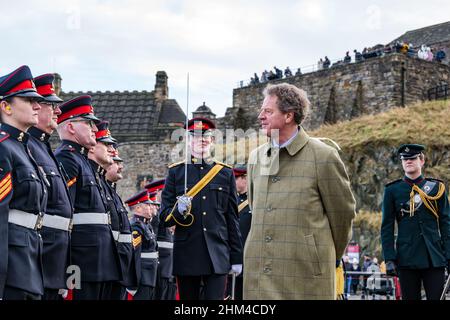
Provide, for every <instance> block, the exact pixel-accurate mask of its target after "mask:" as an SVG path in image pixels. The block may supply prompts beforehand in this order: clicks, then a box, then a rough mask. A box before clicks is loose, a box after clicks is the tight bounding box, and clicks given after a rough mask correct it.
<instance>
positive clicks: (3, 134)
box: [0, 131, 9, 142]
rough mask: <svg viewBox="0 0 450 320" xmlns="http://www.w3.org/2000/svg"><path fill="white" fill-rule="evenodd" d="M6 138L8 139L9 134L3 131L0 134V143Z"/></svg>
mask: <svg viewBox="0 0 450 320" xmlns="http://www.w3.org/2000/svg"><path fill="white" fill-rule="evenodd" d="M8 138H9V133H6V132H5V131H1V132H0V142H3V141H5V140H6V139H8Z"/></svg>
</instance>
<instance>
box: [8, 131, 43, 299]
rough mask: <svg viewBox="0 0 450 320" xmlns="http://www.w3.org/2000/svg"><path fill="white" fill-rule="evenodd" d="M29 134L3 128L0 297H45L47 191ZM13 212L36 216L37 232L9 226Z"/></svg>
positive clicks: (11, 224) (17, 226) (12, 224)
mask: <svg viewBox="0 0 450 320" xmlns="http://www.w3.org/2000/svg"><path fill="white" fill-rule="evenodd" d="M28 140H29V134H28V133H25V132H22V131H20V130H18V129H16V128H14V127H12V126H9V125H7V124H5V123H3V124H1V125H0V297H3V296H4V290H5V286H9V287H13V288H16V289H20V290H24V291H27V292H29V293H32V294H35V295H43V293H44V286H43V274H42V265H41V254H42V239H41V236H40V234H39V229H40V226H39V222H40V220H39V219H37V216H43V215H44V210H45V207H46V205H47V191H46V189H45V186H44V182H43V180H44V179H43V176H42V174H41V172H40V171H39V169H38V166H37V163H36V162H35V161H34V159H33V158H32V156H31V153H30V152H29V149H28V144H27V143H28ZM13 210H19V211H22V212H24V213H25V215H26V214H27V213H29V214H30V216H36V217H35V218H34V217H33V218H34V220H36V228H34V229H32V228H27V227H24V226H20V225H17V224H14V223H8V221H9V219H11V214H12V212H13Z"/></svg>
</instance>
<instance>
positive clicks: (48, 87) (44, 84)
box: [34, 73, 63, 103]
mask: <svg viewBox="0 0 450 320" xmlns="http://www.w3.org/2000/svg"><path fill="white" fill-rule="evenodd" d="M53 80H55V76H54V74H52V73H46V74H43V75H40V76H37V77H35V78H34V84H35V85H36V90H37V92H38V93H39V94H40V95H41V96H43V97H44V100H45V101H47V102H56V103H59V102H63V100H62V99H61V98H60V97H58V96H57V95H56V94H55V88H53Z"/></svg>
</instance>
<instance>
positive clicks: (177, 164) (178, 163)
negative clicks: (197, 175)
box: [167, 160, 185, 169]
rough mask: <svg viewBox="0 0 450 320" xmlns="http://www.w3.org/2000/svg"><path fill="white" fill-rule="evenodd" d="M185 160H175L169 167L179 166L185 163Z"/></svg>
mask: <svg viewBox="0 0 450 320" xmlns="http://www.w3.org/2000/svg"><path fill="white" fill-rule="evenodd" d="M184 162H185V160H183V161H180V162H175V163H172V164H169V165H168V166H167V167H168V168H169V169H170V168H173V167H176V166H179V165H180V164H183V163H184Z"/></svg>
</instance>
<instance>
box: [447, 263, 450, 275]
mask: <svg viewBox="0 0 450 320" xmlns="http://www.w3.org/2000/svg"><path fill="white" fill-rule="evenodd" d="M447 273H448V274H450V260H447Z"/></svg>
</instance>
